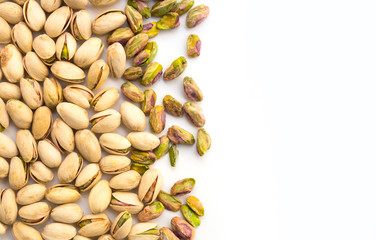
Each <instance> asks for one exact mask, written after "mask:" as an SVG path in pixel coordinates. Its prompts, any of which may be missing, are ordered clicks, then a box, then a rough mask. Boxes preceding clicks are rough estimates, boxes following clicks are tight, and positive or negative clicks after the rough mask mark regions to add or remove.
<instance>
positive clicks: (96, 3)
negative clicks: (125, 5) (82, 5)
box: [89, 0, 118, 7]
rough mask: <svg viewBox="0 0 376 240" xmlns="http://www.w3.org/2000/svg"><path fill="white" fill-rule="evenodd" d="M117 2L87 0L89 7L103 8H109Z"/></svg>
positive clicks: (111, 0)
mask: <svg viewBox="0 0 376 240" xmlns="http://www.w3.org/2000/svg"><path fill="white" fill-rule="evenodd" d="M117 1H118V0H89V2H90V3H91V5H93V6H95V7H104V6H110V5H112V4H114V3H116V2H117Z"/></svg>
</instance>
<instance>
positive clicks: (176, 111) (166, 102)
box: [163, 95, 183, 117]
mask: <svg viewBox="0 0 376 240" xmlns="http://www.w3.org/2000/svg"><path fill="white" fill-rule="evenodd" d="M163 106H164V108H165V109H166V112H168V113H169V114H171V115H172V116H175V117H181V116H183V105H182V104H181V103H180V102H179V101H178V100H176V99H175V98H174V97H173V96H171V95H166V96H165V97H164V98H163Z"/></svg>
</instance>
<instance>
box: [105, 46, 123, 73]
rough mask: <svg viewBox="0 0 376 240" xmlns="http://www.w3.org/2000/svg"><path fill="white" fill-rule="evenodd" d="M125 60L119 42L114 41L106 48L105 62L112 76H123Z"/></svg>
mask: <svg viewBox="0 0 376 240" xmlns="http://www.w3.org/2000/svg"><path fill="white" fill-rule="evenodd" d="M126 60H127V57H126V55H125V51H124V47H123V46H122V45H121V44H120V43H118V42H116V43H114V44H111V45H110V46H109V47H108V48H107V63H108V66H109V68H110V72H111V76H112V77H114V78H121V77H122V76H123V74H124V72H125V68H126Z"/></svg>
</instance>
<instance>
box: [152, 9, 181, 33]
mask: <svg viewBox="0 0 376 240" xmlns="http://www.w3.org/2000/svg"><path fill="white" fill-rule="evenodd" d="M179 26H180V21H179V14H178V13H176V12H170V13H167V14H166V15H164V16H163V17H162V18H161V20H159V21H158V22H157V28H158V29H159V30H169V29H174V28H177V27H179Z"/></svg>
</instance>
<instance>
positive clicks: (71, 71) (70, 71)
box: [51, 61, 85, 83]
mask: <svg viewBox="0 0 376 240" xmlns="http://www.w3.org/2000/svg"><path fill="white" fill-rule="evenodd" d="M51 72H52V74H53V75H54V76H55V77H57V78H58V79H60V80H62V81H66V82H71V83H82V82H83V81H85V72H84V71H83V70H82V69H81V68H79V67H77V66H76V65H74V64H73V63H70V62H66V61H56V62H55V63H54V64H53V65H52V66H51Z"/></svg>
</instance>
